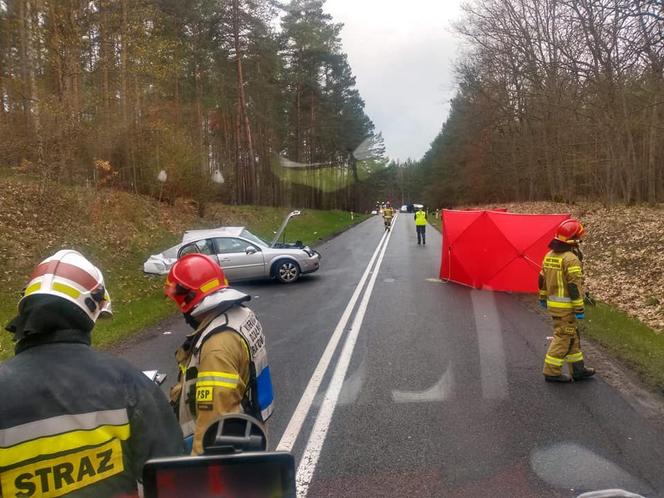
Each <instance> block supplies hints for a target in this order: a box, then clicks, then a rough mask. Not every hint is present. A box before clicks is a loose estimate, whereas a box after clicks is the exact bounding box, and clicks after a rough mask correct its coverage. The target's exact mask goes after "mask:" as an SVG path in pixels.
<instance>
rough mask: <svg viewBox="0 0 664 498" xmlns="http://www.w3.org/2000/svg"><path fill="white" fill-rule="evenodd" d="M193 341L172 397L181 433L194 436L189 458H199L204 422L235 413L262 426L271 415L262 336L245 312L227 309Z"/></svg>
mask: <svg viewBox="0 0 664 498" xmlns="http://www.w3.org/2000/svg"><path fill="white" fill-rule="evenodd" d="M195 337H196V343H195V345H194V347H193V350H192V352H191V355H190V356H189V357H188V358H186V359H185V360H184V365H182V366H181V370H182V374H183V375H184V378H181V379H180V385H179V386H177V387H178V389H176V390H175V391H174V392H173V394H172V396H177V397H178V398H179V400H178V419H179V422H180V427H181V429H182V432H183V434H184V436H185V437H189V436H192V435H193V436H194V441H193V453H195V454H200V453H202V449H203V448H202V437H203V434H204V431H205V429H206V428H207V426H208V424H209V422H211V421H212V420H213V419H215V418H218V416H220V415H224V414H226V413H239V412H246V413H248V414H249V415H251V416H253V417H255V418H257V419H259V420H261V421H263V422H265V421H266V420H267V419H268V418H269V417H270V415H271V414H272V409H273V392H272V380H271V377H270V367H269V365H268V361H267V348H266V345H265V336H264V335H263V330H262V326H261V324H260V322H259V321H258V319H257V318H256V315H255V314H254V313H253V311H251V310H250V309H249V308H246V307H244V306H233V307H232V308H231V309H229V310H227V311H226V312H225V313H222V314H221V315H219V316H217V317H215V318H214V319H212V320H211V321H209V322H208V323H207V324H203V329H202V331H199V332H197V333H196V334H195ZM181 377H182V375H181Z"/></svg>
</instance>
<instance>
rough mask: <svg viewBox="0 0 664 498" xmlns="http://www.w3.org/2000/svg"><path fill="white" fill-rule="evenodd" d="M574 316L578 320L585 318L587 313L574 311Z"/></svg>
mask: <svg viewBox="0 0 664 498" xmlns="http://www.w3.org/2000/svg"><path fill="white" fill-rule="evenodd" d="M574 316H575V317H576V319H577V320H583V319H584V318H585V317H586V315H585V313H574Z"/></svg>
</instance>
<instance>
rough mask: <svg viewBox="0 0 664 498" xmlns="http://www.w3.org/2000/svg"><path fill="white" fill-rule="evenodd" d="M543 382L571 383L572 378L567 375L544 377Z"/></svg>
mask: <svg viewBox="0 0 664 498" xmlns="http://www.w3.org/2000/svg"><path fill="white" fill-rule="evenodd" d="M544 380H545V381H547V382H572V378H571V377H570V376H569V375H567V374H560V375H545V376H544Z"/></svg>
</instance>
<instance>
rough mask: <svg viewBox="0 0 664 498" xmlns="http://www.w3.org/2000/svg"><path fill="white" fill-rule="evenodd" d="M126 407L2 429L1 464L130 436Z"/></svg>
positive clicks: (12, 463) (0, 439) (9, 464)
mask: <svg viewBox="0 0 664 498" xmlns="http://www.w3.org/2000/svg"><path fill="white" fill-rule="evenodd" d="M129 435H130V430H129V418H128V416H127V410H126V409H125V408H122V409H119V410H104V411H98V412H90V413H79V414H75V415H60V416H58V417H51V418H47V419H44V420H37V421H35V422H29V423H27V424H22V425H18V426H15V427H10V428H8V429H3V430H0V468H4V467H9V466H11V465H15V464H17V463H20V462H23V461H25V460H28V459H31V458H34V457H35V456H39V455H54V454H57V453H62V452H65V451H71V450H75V449H77V448H81V447H84V446H96V445H99V444H102V443H106V442H108V441H110V440H111V439H114V438H117V439H120V440H123V441H124V440H126V439H129Z"/></svg>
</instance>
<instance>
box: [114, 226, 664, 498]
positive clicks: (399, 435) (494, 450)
mask: <svg viewBox="0 0 664 498" xmlns="http://www.w3.org/2000/svg"><path fill="white" fill-rule="evenodd" d="M381 225H382V221H381V220H380V219H378V218H372V219H371V220H369V221H367V222H364V223H362V224H361V225H359V226H357V227H355V228H353V229H351V230H349V231H348V232H345V233H344V234H342V235H340V236H339V237H337V238H335V239H333V240H331V241H329V242H327V243H326V244H323V245H322V246H321V247H320V248H319V250H320V252H321V253H322V254H323V258H324V259H323V261H322V265H321V270H320V271H319V272H318V273H316V274H313V275H311V276H305V277H303V278H302V280H301V281H300V282H298V283H296V284H294V285H289V286H283V285H278V284H276V283H257V284H252V285H249V286H242V287H240V289H242V290H244V291H245V292H248V293H250V294H251V295H252V296H253V297H254V299H253V300H252V303H251V306H252V308H253V309H254V310H255V311H256V313H257V314H258V316H259V318H260V320H261V321H262V323H263V327H264V330H265V332H266V336H267V339H268V348H269V356H270V368H271V370H272V376H273V382H274V385H275V395H276V411H275V414H274V415H273V417H272V418H271V419H270V421H269V435H270V438H271V444H270V446H271V447H272V448H277V447H278V448H279V449H287V450H291V451H292V452H293V454H294V455H295V458H296V464H297V465H299V468H298V486H299V490H300V495H304V494H305V492H308V496H357V497H374V496H510V497H529V496H578V495H579V494H581V493H583V492H586V491H590V490H597V489H607V488H623V489H628V490H630V491H632V492H636V493H641V494H643V495H644V496H664V472H663V471H664V433H663V432H662V431H661V429H658V427H655V426H654V425H651V423H650V422H649V421H648V420H647V419H646V418H645V417H644V416H643V415H642V414H641V413H640V412H639V411H638V410H636V409H635V408H634V407H633V405H631V404H629V403H628V402H627V401H626V400H625V399H623V397H622V396H621V394H620V393H619V392H618V391H616V390H614V389H613V388H612V387H610V386H609V385H608V384H606V383H605V382H604V381H603V380H602V378H601V372H600V374H599V375H598V376H596V378H594V379H592V380H590V381H588V382H584V383H575V384H569V385H552V384H547V383H545V382H544V381H543V379H542V376H541V367H542V359H543V356H544V352H545V349H546V346H545V337H546V336H547V335H550V334H551V332H550V328H549V324H548V322H547V321H546V319H545V318H544V317H542V316H540V315H538V314H536V313H534V312H533V311H532V310H530V309H529V308H527V307H525V306H524V305H523V304H522V302H521V301H520V300H519V299H517V298H516V297H514V296H511V295H508V294H502V293H501V294H494V293H489V292H482V291H476V290H471V289H467V288H465V287H461V286H457V285H454V284H446V283H442V282H440V281H438V280H437V275H438V265H439V258H440V252H441V240H440V235H439V234H438V233H437V232H436V231H434V230H433V229H432V228H429V229H428V233H427V235H428V241H427V242H428V243H427V245H426V246H417V244H416V240H415V228H414V222H413V220H412V216H407V215H401V216H400V217H398V218H397V220H396V222H395V226H394V228H393V229H392V232H391V234H389V236H387V235H386V236H384V233H383V230H382V226H381ZM370 262H371V263H373V264H377V265H379V268H378V269H377V270H376V268H373V271H370V270H371V269H369V270H367V266H368V265H369V263H370ZM358 283H361V285H360V286H359V287H358ZM354 294H355V295H354ZM353 298H354V299H353ZM349 301H351V305H349ZM344 312H346V313H345V315H344ZM344 318H347V321H343V319H344ZM340 320H342V321H341V322H340ZM186 333H188V330H187V327H186V326H185V325H184V324H183V322H182V321H181V320H180V319H179V318H175V319H173V320H169V321H166V322H165V323H164V324H162V325H161V326H160V327H156V328H154V329H152V330H149V331H146V332H145V334H143V335H142V336H140V337H139V338H138V339H137V340H136V341H134V342H133V343H131V344H128V345H125V346H124V347H123V348H122V349H121V350H120V353H121V354H122V355H123V356H125V357H126V358H127V359H129V360H130V361H132V362H133V363H134V364H136V365H137V366H138V367H140V368H142V369H159V370H161V371H164V372H167V373H168V374H169V380H168V381H167V384H170V383H172V381H173V380H174V379H175V375H176V368H175V364H174V360H173V356H172V354H173V351H174V350H175V349H176V347H177V346H178V345H179V343H180V342H181V341H182V338H183V337H184V335H185V334H186ZM335 338H336V339H338V340H339V344H338V347H332V346H334V345H335V344H336V343H333V345H332V346H329V342H330V340H331V339H332V340H333V341H334V339H335ZM328 355H329V356H328ZM321 357H323V361H322V364H321V363H319V361H320V360H321ZM326 357H327V358H328V359H329V360H330V361H329V365H327V368H325V366H326V365H325V359H326ZM588 360H589V361H588V363H589V364H592V358H589V359H588ZM314 374H315V375H314ZM312 375H314V380H311V379H312ZM307 396H311V401H312V403H311V405H310V406H309V405H308V404H307V402H306V401H307ZM303 399H304V401H302V400H303ZM284 434H286V436H284Z"/></svg>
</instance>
